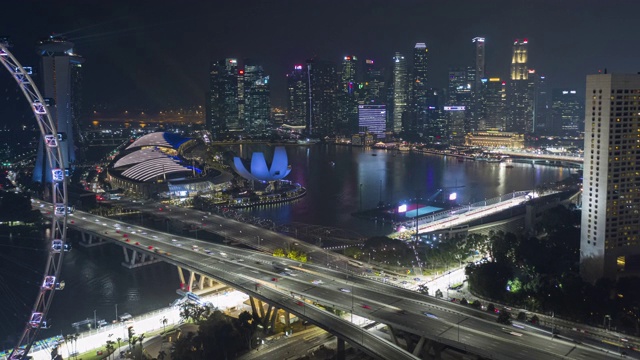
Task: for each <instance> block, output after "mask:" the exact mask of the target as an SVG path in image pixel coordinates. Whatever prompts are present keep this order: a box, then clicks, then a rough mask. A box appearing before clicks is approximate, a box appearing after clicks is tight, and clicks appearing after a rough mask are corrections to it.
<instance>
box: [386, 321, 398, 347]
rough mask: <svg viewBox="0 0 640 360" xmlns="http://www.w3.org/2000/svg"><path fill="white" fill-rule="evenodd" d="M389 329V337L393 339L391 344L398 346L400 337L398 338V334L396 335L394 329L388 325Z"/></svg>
mask: <svg viewBox="0 0 640 360" xmlns="http://www.w3.org/2000/svg"><path fill="white" fill-rule="evenodd" d="M387 329H389V336H390V337H391V342H393V343H394V344H396V345H398V337H396V334H395V331H393V328H392V327H391V326H389V325H387Z"/></svg>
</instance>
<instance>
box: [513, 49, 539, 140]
mask: <svg viewBox="0 0 640 360" xmlns="http://www.w3.org/2000/svg"><path fill="white" fill-rule="evenodd" d="M528 43H529V41H528V40H527V39H523V40H520V39H516V40H515V41H514V43H513V52H512V56H511V77H510V81H509V88H508V90H507V101H508V103H509V105H508V108H509V116H508V117H507V131H513V132H518V133H525V132H526V133H533V132H534V121H533V92H532V86H531V83H530V81H529V74H530V70H529V68H528V67H527V58H528V50H527V47H528Z"/></svg>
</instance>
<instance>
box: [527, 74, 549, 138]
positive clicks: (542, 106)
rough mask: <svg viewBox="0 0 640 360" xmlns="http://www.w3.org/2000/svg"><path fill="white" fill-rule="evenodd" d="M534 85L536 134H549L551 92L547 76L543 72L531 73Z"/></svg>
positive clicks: (531, 81) (530, 80)
mask: <svg viewBox="0 0 640 360" xmlns="http://www.w3.org/2000/svg"><path fill="white" fill-rule="evenodd" d="M529 82H530V83H531V84H532V86H533V122H534V125H533V127H534V132H535V133H536V134H549V131H548V130H547V129H549V127H550V126H551V96H550V95H551V94H550V93H549V87H548V86H547V77H546V76H545V75H542V74H538V73H535V72H534V73H533V74H529Z"/></svg>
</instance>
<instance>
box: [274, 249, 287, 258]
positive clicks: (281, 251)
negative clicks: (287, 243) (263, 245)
mask: <svg viewBox="0 0 640 360" xmlns="http://www.w3.org/2000/svg"><path fill="white" fill-rule="evenodd" d="M273 256H277V257H284V256H285V254H284V249H283V248H277V249H275V250H273Z"/></svg>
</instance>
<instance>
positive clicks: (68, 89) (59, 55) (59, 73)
mask: <svg viewBox="0 0 640 360" xmlns="http://www.w3.org/2000/svg"><path fill="white" fill-rule="evenodd" d="M73 45H74V44H73V43H72V42H69V41H66V40H65V39H62V38H57V37H50V38H48V39H46V40H43V41H40V42H39V44H38V54H39V55H40V56H41V63H40V69H41V71H40V74H41V86H40V91H41V92H42V96H43V97H44V98H45V99H46V100H47V102H48V104H49V106H48V110H49V112H50V113H51V118H52V120H53V121H54V123H55V124H56V126H57V127H58V133H59V134H60V135H59V136H60V137H61V141H60V142H59V144H60V145H59V146H60V148H61V150H62V158H63V161H64V167H65V169H69V170H70V169H71V168H72V167H73V164H74V163H75V161H76V152H75V151H76V149H75V148H76V141H78V136H79V133H78V131H79V116H80V104H81V91H80V88H81V80H82V77H81V74H82V72H81V70H82V63H83V62H84V59H83V58H82V57H81V56H79V55H77V54H75V53H74V51H73ZM43 144H44V141H40V143H39V145H38V155H37V158H36V165H35V167H34V170H33V180H34V181H36V182H40V183H44V182H50V181H51V171H50V169H49V164H48V161H47V160H46V159H45V157H44V148H43Z"/></svg>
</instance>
